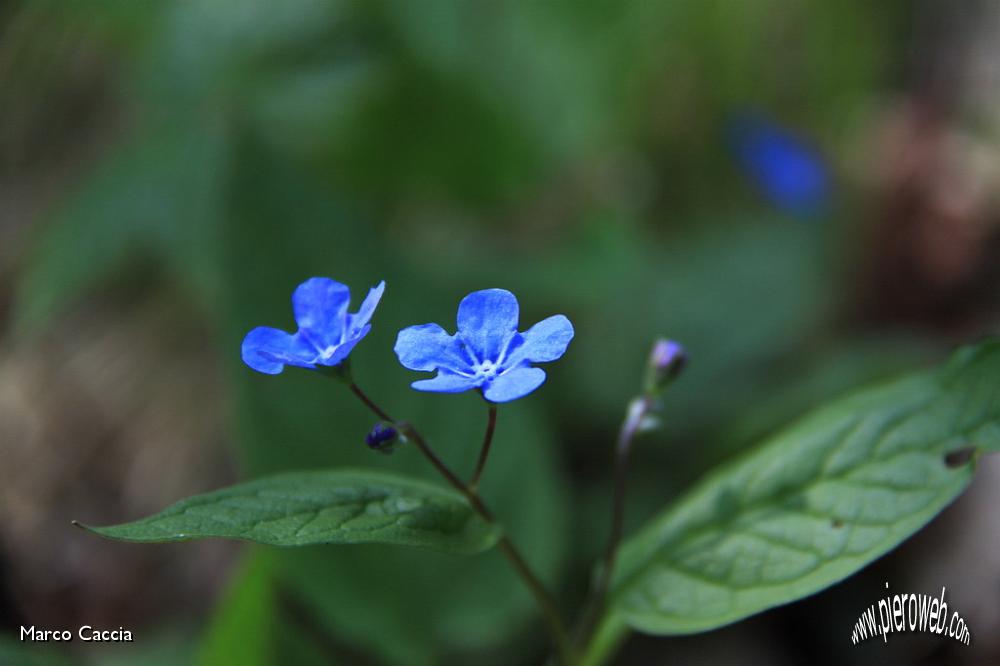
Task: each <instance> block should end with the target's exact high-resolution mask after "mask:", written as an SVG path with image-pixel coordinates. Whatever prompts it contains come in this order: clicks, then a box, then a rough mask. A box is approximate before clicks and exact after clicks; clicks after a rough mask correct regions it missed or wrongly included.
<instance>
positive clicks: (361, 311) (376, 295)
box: [348, 280, 385, 335]
mask: <svg viewBox="0 0 1000 666" xmlns="http://www.w3.org/2000/svg"><path fill="white" fill-rule="evenodd" d="M383 292H385V280H382V281H381V282H379V283H378V284H377V285H375V286H374V287H372V288H371V289H370V290H369V291H368V295H367V296H365V300H364V302H363V303H361V307H360V308H358V311H357V312H356V313H354V314H352V315H348V320H349V321H350V327H349V328H350V330H351V332H350V333H349V335H353V332H354V331H357V330H360V329H361V328H362V327H364V325H365V324H367V323H368V322H370V321H371V319H372V315H373V314H375V308H376V307H377V306H378V302H379V301H380V300H381V299H382V293H383Z"/></svg>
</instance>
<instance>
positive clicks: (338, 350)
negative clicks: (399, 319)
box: [316, 324, 372, 366]
mask: <svg viewBox="0 0 1000 666" xmlns="http://www.w3.org/2000/svg"><path fill="white" fill-rule="evenodd" d="M370 330H372V325H371V324H365V326H364V328H362V329H361V330H360V331H357V332H356V333H355V334H354V335H353V336H352V337H351V338H348V339H347V340H345V341H344V342H343V343H341V344H339V345H337V346H336V347H334V349H333V353H332V354H331V355H330V356H329V357H326V358H324V357H322V356H320V358H319V359H318V360H317V361H316V362H317V363H319V364H320V365H328V366H334V365H340V363H341V362H342V361H343V360H344V359H346V358H347V355H348V354H350V353H351V350H353V349H354V345H356V344H358V343H359V342H361V339H362V338H363V337H365V336H366V335H368V331H370Z"/></svg>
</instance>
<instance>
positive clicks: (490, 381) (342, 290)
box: [243, 278, 573, 402]
mask: <svg viewBox="0 0 1000 666" xmlns="http://www.w3.org/2000/svg"><path fill="white" fill-rule="evenodd" d="M384 290H385V282H381V283H379V284H378V286H376V287H374V288H373V289H372V290H371V291H370V292H369V293H368V297H367V298H365V300H364V302H363V303H362V304H361V308H360V309H359V310H358V312H357V313H356V314H353V315H352V314H348V312H347V307H348V304H349V302H350V291H349V290H348V288H347V287H346V286H344V285H343V284H341V283H339V282H337V281H335V280H331V279H329V278H312V279H309V280H306V281H305V282H303V283H302V284H301V285H299V287H298V288H297V289H296V290H295V293H294V294H293V295H292V306H293V309H294V312H295V321H296V323H297V324H298V326H299V330H298V331H297V332H296V333H294V334H291V333H286V332H285V331H282V330H279V329H275V328H269V327H264V326H262V327H258V328H255V329H253V330H252V331H250V333H248V334H247V336H246V337H245V338H244V339H243V362H244V363H246V364H247V365H248V366H250V367H251V368H253V369H254V370H257V371H259V372H263V373H266V374H272V375H274V374H278V373H280V372H281V371H282V370H283V369H284V366H286V365H293V366H298V367H302V368H310V369H317V366H327V367H333V366H337V365H340V364H341V363H343V362H344V361H345V360H346V359H347V357H348V355H349V354H350V352H351V350H352V349H353V348H354V346H355V345H356V344H357V343H358V342H360V341H361V339H362V338H364V337H365V335H367V334H368V331H369V330H371V324H370V323H369V321H370V320H371V318H372V315H373V314H374V312H375V307H376V306H377V305H378V302H379V299H380V298H381V297H382V292H383V291H384ZM518 319H519V308H518V303H517V299H516V298H515V297H514V294H512V293H510V292H509V291H506V290H504V289H485V290H482V291H475V292H473V293H471V294H469V295H468V296H466V297H465V298H463V299H462V302H461V303H460V304H459V306H458V332H457V333H455V334H454V335H449V334H448V333H447V332H446V331H445V330H444V329H443V328H441V327H440V326H438V325H437V324H422V325H420V326H410V327H409V328H405V329H403V330H402V331H400V332H399V336H398V337H397V339H396V346H395V352H396V356H397V357H398V358H399V362H400V363H402V364H403V366H405V367H406V368H409V369H410V370H418V371H427V372H432V371H437V375H436V376H435V377H433V378H431V379H422V380H419V381H416V382H414V383H413V384H412V386H413V388H415V389H417V390H419V391H435V392H440V393H460V392H462V391H468V390H470V389H479V390H480V391H482V394H483V396H484V397H485V398H486V399H487V400H489V401H490V402H509V401H511V400H516V399H517V398H521V397H523V396H525V395H528V394H529V393H531V392H532V391H534V390H535V389H537V388H538V387H539V386H541V384H542V382H544V381H545V371H544V370H542V369H541V368H536V367H533V366H532V365H531V364H532V363H545V362H547V361H554V360H556V359H558V358H560V357H561V356H562V355H563V354H564V353H565V352H566V347H567V346H568V345H569V343H570V340H572V339H573V325H572V324H571V323H570V321H569V319H567V318H566V317H565V316H563V315H554V316H552V317H548V318H547V319H543V320H542V321H540V322H538V323H537V324H535V325H534V326H532V327H531V328H530V329H528V330H527V331H525V332H524V333H520V332H518V330H517V325H518Z"/></svg>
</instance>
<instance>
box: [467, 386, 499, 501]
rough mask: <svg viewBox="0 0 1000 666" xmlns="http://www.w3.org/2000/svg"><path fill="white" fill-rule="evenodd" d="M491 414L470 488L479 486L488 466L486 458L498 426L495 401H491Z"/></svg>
mask: <svg viewBox="0 0 1000 666" xmlns="http://www.w3.org/2000/svg"><path fill="white" fill-rule="evenodd" d="M489 406H490V415H489V418H488V420H487V422H486V434H485V435H483V445H482V446H481V447H479V460H477V461H476V471H475V472H473V473H472V480H471V481H469V487H470V488H478V487H479V479H480V478H482V476H483V470H484V469H485V468H486V459H487V458H489V455H490V444H492V443H493V431H494V430H496V427H497V406H496V404H494V403H492V402H491V403H489Z"/></svg>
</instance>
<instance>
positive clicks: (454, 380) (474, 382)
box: [410, 370, 483, 393]
mask: <svg viewBox="0 0 1000 666" xmlns="http://www.w3.org/2000/svg"><path fill="white" fill-rule="evenodd" d="M482 381H483V380H482V379H477V378H475V377H466V376H465V375H456V374H455V373H453V372H448V371H447V370H441V371H440V372H438V374H437V377H432V378H430V379H421V380H419V381H416V382H413V383H412V384H410V386H412V387H413V388H415V389H417V390H418V391H435V392H437V393H461V392H462V391H468V390H469V389H474V388H476V387H478V386H479V385H480V384H481V383H482Z"/></svg>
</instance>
